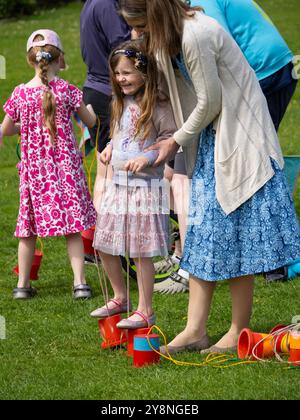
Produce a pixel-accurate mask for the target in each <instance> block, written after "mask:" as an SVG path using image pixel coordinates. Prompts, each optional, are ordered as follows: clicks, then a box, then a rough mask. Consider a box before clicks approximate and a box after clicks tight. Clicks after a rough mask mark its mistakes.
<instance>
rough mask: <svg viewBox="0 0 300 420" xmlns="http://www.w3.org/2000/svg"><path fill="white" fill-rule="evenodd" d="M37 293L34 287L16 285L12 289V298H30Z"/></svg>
mask: <svg viewBox="0 0 300 420" xmlns="http://www.w3.org/2000/svg"><path fill="white" fill-rule="evenodd" d="M36 294H37V290H36V289H35V288H34V287H31V286H30V287H16V288H15V289H14V290H13V298H14V299H32V298H33V297H34V296H35V295H36Z"/></svg>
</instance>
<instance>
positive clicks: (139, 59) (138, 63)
mask: <svg viewBox="0 0 300 420" xmlns="http://www.w3.org/2000/svg"><path fill="white" fill-rule="evenodd" d="M117 54H123V55H124V56H125V57H127V58H135V67H136V68H137V70H142V69H143V68H145V67H146V66H147V64H148V60H147V57H146V56H145V55H144V54H143V53H141V52H140V51H135V50H116V51H115V52H114V53H113V56H115V55H117Z"/></svg>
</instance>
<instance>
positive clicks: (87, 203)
mask: <svg viewBox="0 0 300 420" xmlns="http://www.w3.org/2000/svg"><path fill="white" fill-rule="evenodd" d="M50 88H51V90H52V92H53V94H54V95H55V98H56V125H57V141H56V144H55V145H52V143H51V139H50V135H49V133H48V129H47V128H46V127H45V126H44V125H43V116H42V98H43V93H44V89H45V88H44V87H43V86H41V87H26V86H25V85H24V84H22V85H20V86H17V87H16V88H15V90H14V92H13V93H12V95H11V97H10V98H9V100H8V101H7V103H6V104H5V105H4V111H5V112H6V114H7V115H8V116H9V117H10V118H11V119H12V120H13V121H14V122H15V123H16V122H20V123H21V156H22V159H21V162H20V163H19V164H18V165H17V166H18V169H19V174H20V208H19V216H18V220H17V227H16V231H15V236H17V237H19V238H25V237H29V236H33V235H37V236H40V237H46V236H61V235H68V234H72V233H77V232H80V231H83V230H86V229H88V228H90V227H91V226H93V225H95V222H96V212H95V209H94V206H93V203H92V200H91V197H90V194H89V191H88V187H87V182H86V177H85V174H84V171H83V167H82V155H81V152H80V151H79V149H78V146H77V142H76V139H75V136H74V132H73V125H72V119H71V115H72V113H73V112H75V111H76V110H77V109H78V108H79V107H80V104H81V103H82V92H81V91H80V90H79V89H77V88H76V87H75V86H73V85H70V84H69V83H68V82H66V81H64V80H62V79H59V78H55V79H54V80H52V81H51V82H50Z"/></svg>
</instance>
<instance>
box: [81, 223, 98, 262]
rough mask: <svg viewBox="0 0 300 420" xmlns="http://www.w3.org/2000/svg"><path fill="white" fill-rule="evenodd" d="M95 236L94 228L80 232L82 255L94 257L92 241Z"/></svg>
mask: <svg viewBox="0 0 300 420" xmlns="http://www.w3.org/2000/svg"><path fill="white" fill-rule="evenodd" d="M94 234H95V226H93V227H92V228H90V229H88V230H84V231H83V232H81V236H82V241H83V248H84V253H85V254H86V255H94V248H93V240H94Z"/></svg>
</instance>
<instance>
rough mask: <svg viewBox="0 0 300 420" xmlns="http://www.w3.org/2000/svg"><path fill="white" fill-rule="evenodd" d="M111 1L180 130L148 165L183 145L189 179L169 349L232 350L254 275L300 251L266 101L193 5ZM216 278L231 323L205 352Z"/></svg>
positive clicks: (245, 322) (240, 59)
mask: <svg viewBox="0 0 300 420" xmlns="http://www.w3.org/2000/svg"><path fill="white" fill-rule="evenodd" d="M119 4H120V12H121V14H122V15H123V17H124V18H125V19H126V21H127V23H128V24H129V25H130V26H132V27H133V29H135V30H136V32H137V34H138V35H139V34H141V33H142V32H143V33H144V40H145V43H146V44H147V46H148V51H150V52H151V53H152V54H154V55H156V57H157V58H158V60H159V63H160V68H161V69H162V71H163V73H164V76H165V78H166V81H167V84H168V87H169V94H170V100H171V103H172V108H173V112H174V116H175V120H176V124H177V127H178V130H177V131H176V132H175V133H174V135H173V137H172V138H171V139H167V140H163V141H162V142H160V143H159V144H157V145H154V146H152V147H151V148H150V150H152V151H154V150H159V152H160V153H159V157H158V159H157V161H156V162H155V164H161V163H162V162H163V161H164V160H169V159H170V158H172V157H173V156H174V154H175V153H176V152H177V150H178V148H179V147H180V146H183V149H184V154H185V162H186V165H187V172H188V174H189V175H191V174H192V176H193V179H192V185H191V200H190V212H189V213H190V216H191V217H190V220H189V226H188V231H187V235H186V240H185V244H184V253H183V258H182V261H181V268H182V269H184V270H186V271H188V272H189V273H190V283H189V285H190V294H189V307H188V320H187V324H186V327H185V329H184V330H183V331H182V332H181V333H180V334H178V335H177V336H176V337H175V338H174V340H172V341H171V343H170V345H168V351H169V352H170V353H173V354H175V353H178V352H181V351H184V350H193V349H194V350H198V351H200V350H202V351H203V352H211V351H214V352H219V353H223V352H227V351H232V350H236V346H237V342H238V337H239V334H240V332H241V330H242V329H243V328H248V326H249V322H250V318H251V312H252V302H253V290H254V274H257V273H261V272H266V271H270V270H273V269H276V268H278V267H281V266H284V265H286V264H287V263H288V262H289V261H293V260H295V259H297V258H299V256H300V229H299V224H298V220H297V216H296V212H295V209H294V207H293V203H292V199H291V196H290V194H289V190H288V185H287V182H286V180H285V177H284V174H283V171H282V169H283V163H284V161H283V156H282V152H281V149H280V145H279V141H278V137H277V135H276V131H275V128H274V126H273V123H272V120H271V117H270V114H269V111H268V107H267V102H266V100H265V98H264V96H263V94H262V91H261V88H260V86H259V83H258V81H257V79H256V76H255V73H254V72H253V70H252V69H251V68H250V66H249V64H248V63H247V61H246V59H245V57H244V56H243V54H242V52H241V50H240V49H239V48H238V47H237V44H236V43H235V42H234V41H233V40H232V38H231V36H230V35H228V34H227V32H225V30H224V29H223V28H222V27H221V26H220V25H219V24H218V23H217V22H216V21H215V20H214V19H211V18H210V17H208V16H206V15H205V14H203V13H202V12H201V10H198V9H196V8H190V7H189V6H187V4H186V3H184V2H183V1H181V0H151V1H147V0H120V1H119ZM201 132H202V134H201V140H200V141H199V138H200V133H201ZM198 144H199V146H198ZM223 280H228V283H229V287H230V292H231V296H232V319H231V326H230V329H229V330H228V332H227V333H226V334H224V335H223V337H221V338H220V340H219V341H217V343H215V344H214V345H213V346H212V347H210V348H208V346H209V344H208V337H207V321H208V316H209V313H210V308H211V303H212V298H213V294H214V290H215V286H216V283H217V281H223ZM207 348H208V349H207ZM161 351H163V352H164V353H166V351H167V350H166V347H165V346H164V347H163V348H162V349H161Z"/></svg>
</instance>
